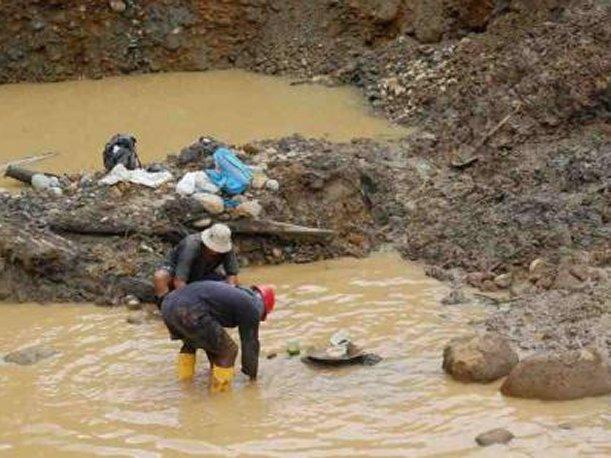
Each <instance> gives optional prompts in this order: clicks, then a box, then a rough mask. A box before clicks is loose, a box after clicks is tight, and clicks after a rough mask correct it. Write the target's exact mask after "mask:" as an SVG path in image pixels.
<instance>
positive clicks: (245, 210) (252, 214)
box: [236, 200, 263, 219]
mask: <svg viewBox="0 0 611 458" xmlns="http://www.w3.org/2000/svg"><path fill="white" fill-rule="evenodd" d="M236 211H237V213H238V214H239V215H241V216H247V217H249V218H254V219H257V218H259V216H261V212H262V211H263V207H262V206H261V204H260V203H259V202H258V201H256V200H249V201H246V202H244V203H241V204H240V205H238V206H237V207H236Z"/></svg>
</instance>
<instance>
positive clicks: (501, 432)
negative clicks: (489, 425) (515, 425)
mask: <svg viewBox="0 0 611 458" xmlns="http://www.w3.org/2000/svg"><path fill="white" fill-rule="evenodd" d="M514 437H515V436H514V435H513V434H512V433H511V432H510V431H507V430H506V429H505V428H496V429H491V430H490V431H486V432H485V433H482V434H480V435H479V436H477V437H476V438H475V442H477V444H478V445H481V446H482V447H487V446H489V445H492V444H506V443H507V442H509V441H511V440H512V439H513V438H514Z"/></svg>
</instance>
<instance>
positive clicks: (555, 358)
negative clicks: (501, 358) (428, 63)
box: [501, 348, 611, 401]
mask: <svg viewBox="0 0 611 458" xmlns="http://www.w3.org/2000/svg"><path fill="white" fill-rule="evenodd" d="M501 393H503V394H504V395H506V396H514V397H519V398H530V399H542V400H557V401H560V400H568V399H579V398H585V397H589V396H601V395H605V394H610V393H611V364H610V362H609V358H608V357H606V356H605V355H603V354H602V353H601V352H600V351H599V350H597V349H594V348H585V349H582V350H573V351H565V352H561V353H540V354H536V355H533V356H531V357H529V358H526V359H525V360H523V361H521V362H520V363H519V364H518V365H517V366H516V367H514V368H513V370H512V371H511V373H510V374H509V377H507V379H506V380H505V382H504V383H503V385H502V386H501Z"/></svg>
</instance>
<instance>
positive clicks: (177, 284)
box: [174, 277, 187, 289]
mask: <svg viewBox="0 0 611 458" xmlns="http://www.w3.org/2000/svg"><path fill="white" fill-rule="evenodd" d="M185 286H187V282H186V281H184V280H183V279H181V278H178V277H175V278H174V289H180V288H184V287H185Z"/></svg>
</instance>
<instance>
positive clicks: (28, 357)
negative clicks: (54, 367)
mask: <svg viewBox="0 0 611 458" xmlns="http://www.w3.org/2000/svg"><path fill="white" fill-rule="evenodd" d="M58 353H59V352H58V351H57V350H55V349H54V348H52V347H46V346H43V345H34V346H31V347H27V348H24V349H22V350H17V351H14V352H12V353H9V354H8V355H6V356H5V357H4V361H6V362H7V363H14V364H19V365H20V366H30V365H32V364H35V363H37V362H39V361H41V360H43V359H47V358H50V357H51V356H54V355H56V354H58Z"/></svg>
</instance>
